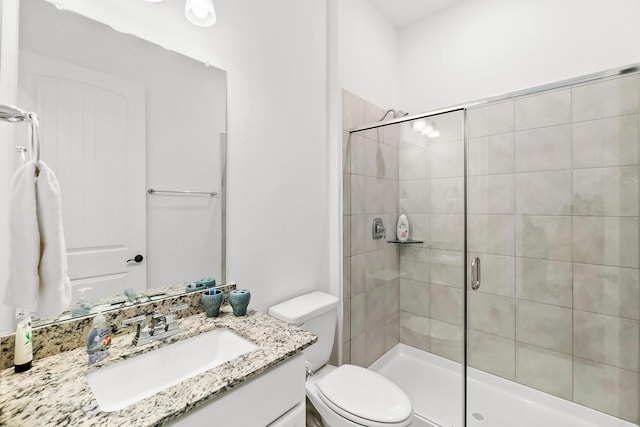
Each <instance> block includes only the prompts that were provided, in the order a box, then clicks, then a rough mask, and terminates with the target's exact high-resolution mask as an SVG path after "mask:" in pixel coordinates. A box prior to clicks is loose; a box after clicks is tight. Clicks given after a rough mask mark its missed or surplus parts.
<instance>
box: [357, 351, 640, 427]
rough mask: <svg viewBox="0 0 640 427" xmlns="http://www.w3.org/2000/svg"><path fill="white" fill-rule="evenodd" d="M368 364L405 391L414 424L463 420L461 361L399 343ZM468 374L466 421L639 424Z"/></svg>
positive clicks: (510, 426) (475, 424) (525, 425)
mask: <svg viewBox="0 0 640 427" xmlns="http://www.w3.org/2000/svg"><path fill="white" fill-rule="evenodd" d="M369 369H371V370H373V371H375V372H378V373H380V374H381V375H383V376H385V377H387V378H388V379H390V380H391V381H393V382H394V383H396V384H397V385H398V386H399V387H401V388H402V389H403V390H404V391H405V393H407V395H408V396H409V398H410V399H411V403H412V404H413V409H414V412H415V414H416V417H415V421H414V422H413V424H412V427H461V426H462V413H461V412H462V411H461V407H462V384H461V377H462V368H461V365H460V364H459V363H456V362H452V361H450V360H448V359H445V358H442V357H439V356H436V355H434V354H431V353H427V352H425V351H422V350H417V349H415V348H413V347H409V346H407V345H404V344H398V345H396V346H395V347H394V348H392V349H391V350H389V351H388V352H387V353H386V354H384V355H383V356H382V357H381V358H380V359H378V360H377V361H376V362H375V363H374V364H373V365H371V366H370V367H369ZM468 375H469V382H468V387H469V396H470V398H469V400H468V402H467V410H468V412H469V414H470V415H469V419H468V427H540V426H544V427H568V426H571V427H637V426H636V424H632V423H629V422H626V421H623V420H620V419H618V418H615V417H612V416H610V415H607V414H604V413H602V412H598V411H595V410H593V409H590V408H587V407H585V406H581V405H578V404H576V403H573V402H569V401H567V400H564V399H561V398H558V397H555V396H552V395H550V394H547V393H543V392H540V391H538V390H534V389H532V388H529V387H526V386H523V385H521V384H517V383H515V382H512V381H508V380H505V379H503V378H500V377H497V376H495V375H491V374H487V373H486V372H482V371H479V370H477V369H474V368H469V369H468Z"/></svg>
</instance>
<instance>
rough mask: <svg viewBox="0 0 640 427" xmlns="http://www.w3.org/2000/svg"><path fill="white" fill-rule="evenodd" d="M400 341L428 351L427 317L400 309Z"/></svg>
mask: <svg viewBox="0 0 640 427" xmlns="http://www.w3.org/2000/svg"><path fill="white" fill-rule="evenodd" d="M400 342H401V343H403V344H406V345H410V346H411V347H415V348H417V349H420V350H424V351H429V318H427V317H422V316H417V315H415V314H411V313H406V312H404V311H401V312H400Z"/></svg>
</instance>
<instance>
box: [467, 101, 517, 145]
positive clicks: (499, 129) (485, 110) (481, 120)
mask: <svg viewBox="0 0 640 427" xmlns="http://www.w3.org/2000/svg"><path fill="white" fill-rule="evenodd" d="M468 114H469V115H468V119H469V123H468V129H469V135H470V136H473V137H476V136H483V135H493V134H497V133H505V132H513V129H514V106H513V101H506V102H501V103H496V104H492V105H489V106H483V107H476V108H471V109H469V113H468Z"/></svg>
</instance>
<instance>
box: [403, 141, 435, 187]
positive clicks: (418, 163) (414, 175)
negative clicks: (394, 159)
mask: <svg viewBox="0 0 640 427" xmlns="http://www.w3.org/2000/svg"><path fill="white" fill-rule="evenodd" d="M398 162H399V168H398V177H399V179H401V180H403V181H407V180H418V179H429V166H430V161H429V149H428V147H427V146H424V147H423V146H417V145H409V146H407V147H404V148H400V149H398Z"/></svg>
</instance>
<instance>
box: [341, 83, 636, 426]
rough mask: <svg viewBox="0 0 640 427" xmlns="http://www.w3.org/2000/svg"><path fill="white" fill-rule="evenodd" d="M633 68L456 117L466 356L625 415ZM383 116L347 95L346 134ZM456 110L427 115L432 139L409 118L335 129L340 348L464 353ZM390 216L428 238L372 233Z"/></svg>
mask: <svg viewBox="0 0 640 427" xmlns="http://www.w3.org/2000/svg"><path fill="white" fill-rule="evenodd" d="M638 79H639V77H638V75H637V74H630V75H625V76H622V77H616V78H609V79H606V80H599V81H597V82H591V83H586V84H580V85H575V86H573V87H569V88H565V89H560V90H554V91H547V92H541V93H539V94H535V95H532V96H526V97H520V98H515V99H510V100H508V101H503V102H497V103H493V104H484V105H483V106H479V107H474V108H471V109H470V110H469V112H468V128H467V129H468V135H467V136H468V144H469V145H468V188H467V193H468V199H467V201H468V218H467V220H468V233H467V239H468V250H469V259H471V258H472V257H476V256H477V257H479V258H480V259H481V262H482V285H481V287H480V289H479V290H478V291H470V292H469V295H468V303H469V313H468V315H469V318H468V324H469V331H468V338H469V349H468V362H469V365H470V366H472V367H475V368H477V369H481V370H483V371H486V372H490V373H492V374H495V375H498V376H501V377H503V378H506V379H509V380H512V381H516V382H518V383H521V384H524V385H527V386H529V387H532V388H535V389H538V390H541V391H544V392H547V393H550V394H553V395H556V396H559V397H561V398H564V399H567V400H572V401H575V402H577V403H579V404H582V405H585V406H588V407H591V408H594V409H597V410H600V411H603V412H605V413H609V414H612V415H614V416H616V417H620V418H623V419H625V420H629V421H631V422H634V423H638V402H639V382H640V377H639V374H638V371H639V364H640V362H639V360H640V349H639V347H640V345H639V339H640V338H639V337H640V327H639V321H640V274H639V268H640V254H639V252H640V249H639V243H640V242H639V240H640V239H639V235H638V234H639V224H638V215H639V207H638V205H639V204H638V199H639V196H638V192H639V186H638V175H639V172H638V168H639V166H638V165H639V163H640V162H639V149H638V135H639V133H640V124H639V120H638V98H639V94H638V91H639V86H640V85H639V81H638ZM382 113H383V110H382V109H379V108H377V107H375V106H373V105H371V104H368V103H366V102H365V101H363V100H362V99H359V98H357V97H355V96H354V95H352V94H349V93H347V92H345V93H344V94H343V118H344V120H343V129H344V130H345V131H346V130H347V129H349V128H351V127H354V126H357V125H359V124H361V123H370V122H373V121H375V120H376V119H378V118H379V116H381V115H382ZM456 114H458V116H456ZM460 114H461V113H450V114H449V115H445V116H437V117H434V118H433V122H434V124H435V125H436V126H437V127H438V128H439V129H440V130H441V133H442V136H441V138H433V139H431V140H428V139H427V138H425V137H421V136H419V134H418V133H416V132H414V131H413V130H412V126H411V125H412V124H411V123H405V124H401V125H394V126H387V127H382V128H379V129H377V130H369V131H363V132H359V133H357V134H352V135H349V134H348V133H347V132H343V141H344V144H343V147H344V156H343V158H344V165H343V166H344V173H345V174H344V195H345V199H344V207H345V209H344V214H345V216H344V230H345V240H344V242H345V250H344V254H345V259H344V271H345V280H344V283H345V286H344V299H343V301H344V304H345V307H344V308H345V311H344V313H345V322H344V328H345V329H344V340H345V344H346V345H344V346H343V348H344V354H343V356H344V359H343V360H344V361H347V362H348V361H349V360H351V362H352V363H356V364H359V365H362V366H368V365H369V364H370V363H371V362H373V361H374V360H375V359H376V358H377V357H379V356H380V355H381V354H382V353H383V352H384V350H386V349H388V348H390V347H392V346H393V345H394V344H395V343H397V342H398V338H399V340H400V341H401V342H403V343H405V344H408V345H411V346H414V347H417V348H420V349H423V350H426V351H430V352H432V353H434V354H438V355H440V356H443V357H446V358H449V359H452V360H456V361H461V360H462V355H463V329H462V328H463V327H462V324H463V315H464V313H463V298H464V294H463V292H464V284H463V282H464V280H463V268H464V266H463V260H464V257H463V250H464V203H463V202H464V188H463V179H464V178H463V176H464V170H463V159H464V153H463V145H462V144H463V142H462V138H461V137H456V136H455V132H456V129H461V126H462V117H461V115H460ZM456 126H460V127H456ZM394 157H395V159H396V160H397V165H398V166H394V165H393V164H392V163H391V162H392V161H393V159H394ZM394 183H395V184H396V187H395V189H394V188H393V185H394ZM394 198H395V199H394ZM398 213H407V214H408V216H409V219H410V221H411V226H412V234H411V238H413V239H416V240H423V241H424V243H422V244H418V245H411V246H409V245H403V246H402V247H400V248H398V247H396V246H394V245H392V244H388V243H385V242H384V241H373V240H371V239H370V228H371V224H370V222H371V220H372V219H373V217H375V216H379V217H382V218H384V221H385V225H386V226H387V230H388V232H387V239H391V238H393V237H394V235H395V221H396V218H397V215H398ZM383 289H384V291H383ZM382 313H384V316H382ZM387 316H388V317H387ZM398 334H399V337H398Z"/></svg>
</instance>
